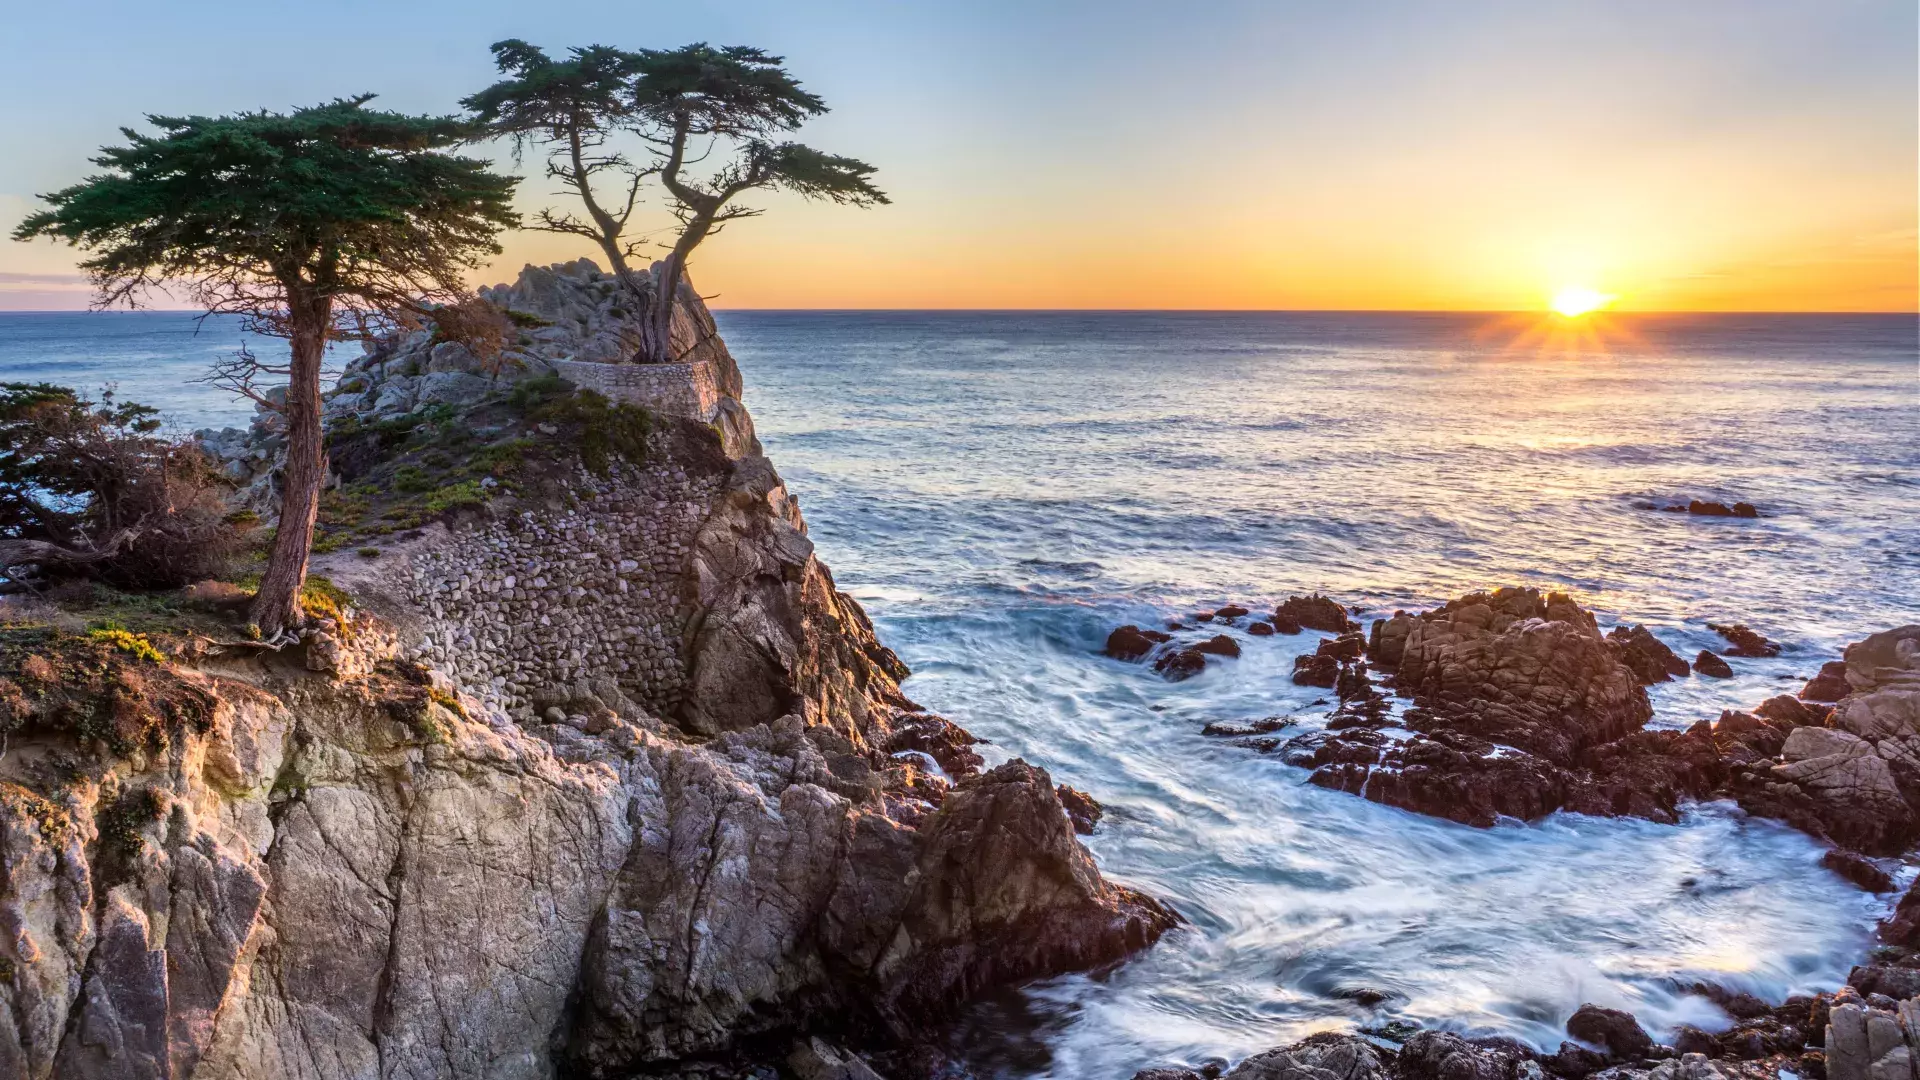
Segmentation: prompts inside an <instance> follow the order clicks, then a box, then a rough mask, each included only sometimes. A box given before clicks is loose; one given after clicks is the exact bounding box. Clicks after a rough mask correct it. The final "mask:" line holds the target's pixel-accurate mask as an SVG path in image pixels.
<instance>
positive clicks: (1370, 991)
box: [1327, 986, 1398, 1009]
mask: <svg viewBox="0 0 1920 1080" xmlns="http://www.w3.org/2000/svg"><path fill="white" fill-rule="evenodd" d="M1327 996H1328V997H1330V998H1335V999H1337V1000H1340V1001H1351V1002H1353V1003H1354V1004H1355V1005H1359V1006H1362V1007H1364V1008H1368V1009H1371V1008H1373V1007H1374V1006H1375V1005H1379V1004H1382V1003H1384V1002H1388V1001H1391V1000H1393V999H1394V998H1395V997H1397V996H1398V995H1397V994H1395V993H1394V992H1393V991H1391V990H1382V989H1380V988H1379V987H1377V986H1354V987H1346V988H1343V989H1339V990H1335V991H1333V992H1332V993H1330V994H1328V995H1327Z"/></svg>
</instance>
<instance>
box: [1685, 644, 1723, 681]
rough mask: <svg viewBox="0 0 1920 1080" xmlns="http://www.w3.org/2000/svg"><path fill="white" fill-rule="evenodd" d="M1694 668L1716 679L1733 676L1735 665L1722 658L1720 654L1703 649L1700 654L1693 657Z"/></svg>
mask: <svg viewBox="0 0 1920 1080" xmlns="http://www.w3.org/2000/svg"><path fill="white" fill-rule="evenodd" d="M1693 670H1695V671H1697V672H1699V673H1700V674H1702V675H1707V676H1711V677H1713V678H1715V679H1731V678H1733V665H1731V664H1729V663H1727V662H1726V661H1725V660H1723V659H1721V657H1720V654H1719V653H1716V652H1712V651H1710V650H1707V649H1701V650H1700V655H1698V656H1696V657H1694V658H1693Z"/></svg>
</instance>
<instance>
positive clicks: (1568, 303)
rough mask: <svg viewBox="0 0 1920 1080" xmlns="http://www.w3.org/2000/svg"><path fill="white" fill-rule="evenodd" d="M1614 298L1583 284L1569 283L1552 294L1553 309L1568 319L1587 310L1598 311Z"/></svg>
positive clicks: (1577, 316) (1576, 316) (1578, 315)
mask: <svg viewBox="0 0 1920 1080" xmlns="http://www.w3.org/2000/svg"><path fill="white" fill-rule="evenodd" d="M1613 300H1614V298H1613V297H1612V296H1610V295H1608V294H1607V293H1603V292H1596V291H1594V290H1592V289H1589V288H1587V287H1586V286H1584V285H1569V286H1567V287H1566V288H1564V289H1561V290H1560V291H1559V292H1557V293H1554V294H1553V310H1554V311H1556V312H1558V313H1560V314H1561V315H1565V316H1566V317H1567V318H1569V319H1577V318H1579V317H1580V316H1582V315H1585V314H1586V313H1587V312H1589V311H1598V310H1600V309H1601V308H1603V307H1606V306H1607V305H1608V304H1611V303H1613Z"/></svg>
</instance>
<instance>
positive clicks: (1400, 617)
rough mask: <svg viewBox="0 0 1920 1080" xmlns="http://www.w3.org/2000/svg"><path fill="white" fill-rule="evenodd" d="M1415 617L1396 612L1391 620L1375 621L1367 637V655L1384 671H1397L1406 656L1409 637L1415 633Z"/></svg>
mask: <svg viewBox="0 0 1920 1080" xmlns="http://www.w3.org/2000/svg"><path fill="white" fill-rule="evenodd" d="M1413 624H1414V619H1413V616H1411V615H1408V614H1407V613H1406V612H1404V611H1396V612H1394V613H1393V617H1392V618H1390V619H1375V620H1373V628H1372V630H1371V631H1370V632H1369V634H1368V636H1367V655H1368V656H1370V657H1372V658H1373V662H1374V663H1375V664H1377V665H1379V667H1380V668H1381V670H1383V671H1397V670H1399V668H1400V660H1401V658H1402V657H1403V656H1405V655H1406V651H1407V635H1409V634H1411V633H1413Z"/></svg>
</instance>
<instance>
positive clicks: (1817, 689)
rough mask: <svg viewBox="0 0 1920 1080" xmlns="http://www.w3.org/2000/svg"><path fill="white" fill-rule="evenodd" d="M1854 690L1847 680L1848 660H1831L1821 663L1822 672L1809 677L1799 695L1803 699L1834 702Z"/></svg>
mask: <svg viewBox="0 0 1920 1080" xmlns="http://www.w3.org/2000/svg"><path fill="white" fill-rule="evenodd" d="M1852 692H1853V687H1852V685H1851V684H1849V683H1848V682H1847V662H1846V661H1845V660H1829V661H1827V662H1826V663H1824V664H1822V665H1820V674H1818V675H1815V676H1814V677H1813V678H1811V679H1808V680H1807V685H1805V686H1803V687H1801V688H1800V694H1799V696H1800V699H1801V700H1802V701H1820V702H1826V703H1827V704H1832V703H1833V702H1836V701H1839V700H1840V699H1841V698H1843V697H1846V696H1847V695H1848V694H1850V693H1852Z"/></svg>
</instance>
